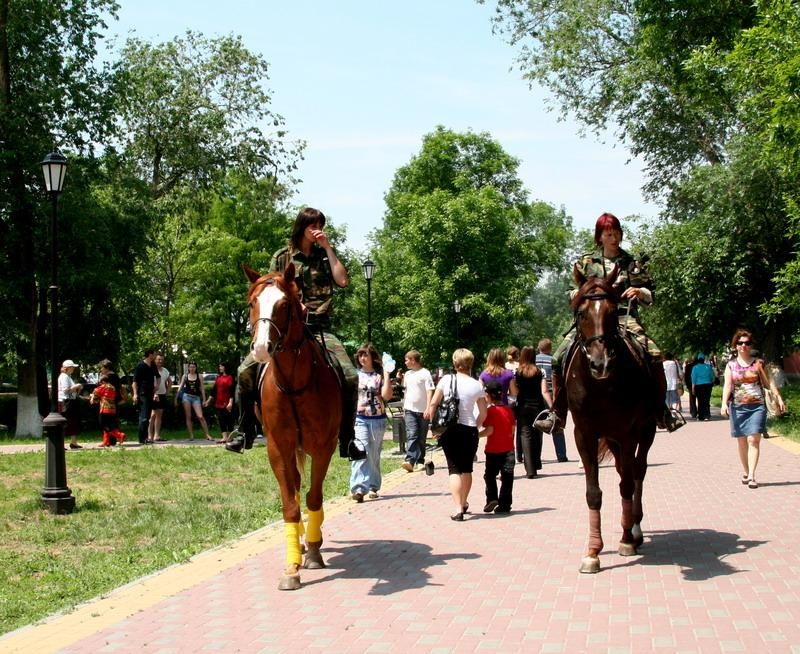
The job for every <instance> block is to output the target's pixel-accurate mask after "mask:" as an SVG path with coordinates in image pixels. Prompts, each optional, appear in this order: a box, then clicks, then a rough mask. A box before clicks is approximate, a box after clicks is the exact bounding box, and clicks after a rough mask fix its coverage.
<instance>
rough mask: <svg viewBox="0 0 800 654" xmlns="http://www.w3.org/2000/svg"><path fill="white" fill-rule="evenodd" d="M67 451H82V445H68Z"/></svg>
mask: <svg viewBox="0 0 800 654" xmlns="http://www.w3.org/2000/svg"><path fill="white" fill-rule="evenodd" d="M69 449H71V450H82V449H83V445H78V444H77V443H70V444H69Z"/></svg>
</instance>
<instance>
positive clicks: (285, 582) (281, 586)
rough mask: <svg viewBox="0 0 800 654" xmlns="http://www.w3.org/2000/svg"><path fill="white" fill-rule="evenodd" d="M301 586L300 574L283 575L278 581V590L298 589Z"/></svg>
mask: <svg viewBox="0 0 800 654" xmlns="http://www.w3.org/2000/svg"><path fill="white" fill-rule="evenodd" d="M299 588H300V575H283V577H281V580H280V582H279V583H278V590H298V589H299Z"/></svg>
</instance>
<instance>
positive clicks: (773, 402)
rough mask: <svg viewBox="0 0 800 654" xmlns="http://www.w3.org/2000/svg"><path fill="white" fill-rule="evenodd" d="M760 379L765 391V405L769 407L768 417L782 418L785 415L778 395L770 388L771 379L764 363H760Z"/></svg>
mask: <svg viewBox="0 0 800 654" xmlns="http://www.w3.org/2000/svg"><path fill="white" fill-rule="evenodd" d="M758 377H759V381H760V382H761V388H762V390H763V391H764V404H765V405H766V407H767V416H768V417H769V418H780V417H781V416H782V415H783V411H781V404H780V401H779V399H778V395H777V393H773V392H772V389H771V388H770V387H769V377H768V376H767V371H766V370H765V369H764V362H763V361H759V363H758Z"/></svg>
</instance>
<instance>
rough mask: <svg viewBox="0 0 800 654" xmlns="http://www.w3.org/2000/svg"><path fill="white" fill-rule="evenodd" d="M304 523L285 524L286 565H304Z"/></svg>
mask: <svg viewBox="0 0 800 654" xmlns="http://www.w3.org/2000/svg"><path fill="white" fill-rule="evenodd" d="M302 524H303V523H302V522H285V523H284V524H283V528H284V532H285V534H286V564H287V565H302V563H303V557H302V555H301V554H300V527H301V526H302Z"/></svg>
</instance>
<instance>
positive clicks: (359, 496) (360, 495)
mask: <svg viewBox="0 0 800 654" xmlns="http://www.w3.org/2000/svg"><path fill="white" fill-rule="evenodd" d="M350 497H352V498H353V499H354V500H355V501H356V502H358V503H359V504H361V503H362V502H363V501H364V493H353V494H352V495H351V496H350Z"/></svg>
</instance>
